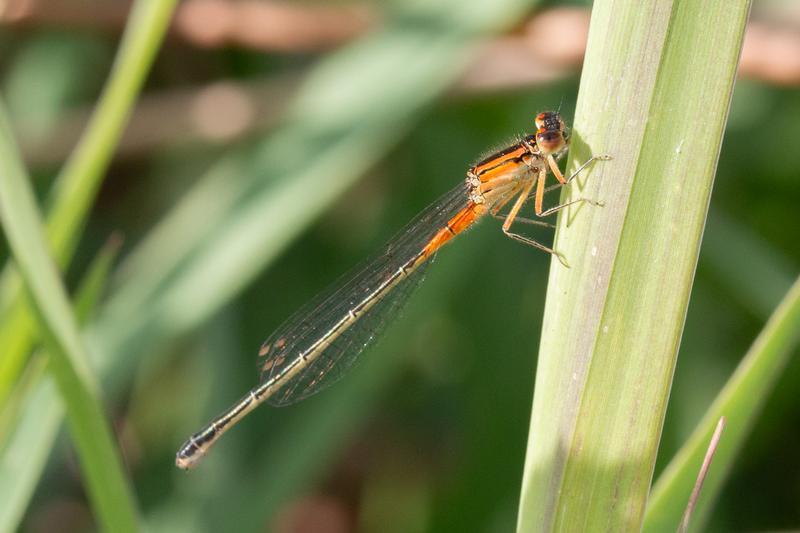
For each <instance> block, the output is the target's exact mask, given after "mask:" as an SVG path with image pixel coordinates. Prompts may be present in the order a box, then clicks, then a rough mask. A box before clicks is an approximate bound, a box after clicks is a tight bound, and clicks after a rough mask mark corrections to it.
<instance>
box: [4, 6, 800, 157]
mask: <svg viewBox="0 0 800 533" xmlns="http://www.w3.org/2000/svg"><path fill="white" fill-rule="evenodd" d="M128 7H129V4H128V3H125V2H117V3H104V2H86V1H83V0H6V1H5V2H3V3H0V27H6V28H17V29H26V28H46V27H57V28H67V29H78V30H88V31H99V32H107V33H113V34H118V33H119V32H120V31H121V30H122V27H123V24H124V22H125V19H126V16H127V10H128ZM589 17H590V14H589V10H588V9H582V8H573V7H564V8H551V9H547V10H542V11H539V12H537V13H535V14H534V15H532V16H531V17H530V18H529V19H528V20H527V21H526V22H524V23H523V24H521V25H518V26H517V27H515V28H513V29H512V30H511V31H509V32H508V33H506V34H505V35H502V36H499V37H496V38H494V39H492V40H489V41H488V42H486V43H484V44H483V45H482V47H481V49H480V51H479V52H478V53H477V54H476V56H475V58H474V60H473V62H472V64H471V66H470V67H469V68H468V69H467V71H466V72H465V73H464V75H463V76H462V78H461V81H460V82H459V83H458V85H457V86H456V87H454V92H455V93H456V94H463V93H474V92H478V91H498V90H511V89H518V88H522V87H526V86H534V85H540V84H544V83H549V82H553V81H556V80H559V79H562V78H564V77H566V76H571V75H574V74H575V73H576V72H578V70H579V69H580V65H581V62H582V60H583V54H584V51H585V46H586V39H587V36H588V29H589ZM380 24H381V17H380V14H379V12H378V11H377V10H376V9H375V8H374V6H371V5H368V4H337V5H328V4H294V3H289V2H266V1H258V0H239V1H234V0H189V1H186V2H183V3H182V4H181V5H180V6H179V8H178V10H177V13H176V16H175V20H174V21H173V25H172V29H171V35H170V39H171V40H172V41H173V42H175V41H177V42H180V43H182V44H183V45H188V46H192V47H199V48H209V49H214V48H220V47H239V48H245V49H251V50H258V51H263V52H265V53H272V54H306V55H310V54H311V55H313V54H318V53H322V52H326V51H330V50H332V49H334V48H336V47H339V46H342V45H343V44H346V43H347V42H349V41H352V40H354V39H357V38H358V37H359V36H361V35H363V34H364V33H366V32H368V31H370V29H372V28H374V27H376V26H378V25H380ZM739 73H740V76H741V77H743V78H748V79H754V80H759V81H762V82H764V83H767V84H773V85H777V86H785V87H794V86H797V85H800V2H797V3H794V4H791V3H769V2H767V3H765V4H763V5H761V6H756V7H755V8H754V13H753V16H752V20H751V22H750V24H749V26H748V29H747V34H746V36H745V41H744V48H743V51H742V57H741V63H740V68H739ZM298 83H299V79H298V78H293V77H287V78H285V79H282V80H279V81H275V79H274V78H273V79H271V80H269V81H264V82H261V83H259V82H248V83H243V82H239V81H223V82H219V81H217V82H213V83H209V84H208V85H204V86H197V87H191V88H185V89H180V90H175V89H170V90H164V91H161V92H150V93H146V94H145V95H144V96H143V97H142V98H141V99H140V101H139V104H138V105H137V108H136V112H135V114H134V116H133V118H132V120H131V123H130V125H129V127H128V130H127V132H126V134H125V136H124V138H123V141H122V143H121V145H120V147H119V155H121V156H123V157H124V156H126V155H128V156H130V155H136V154H141V153H143V152H147V151H148V150H150V149H152V148H153V147H155V146H159V145H163V144H165V143H166V144H169V143H171V142H175V141H176V140H177V139H178V138H180V139H182V140H184V141H185V140H186V139H189V140H190V141H200V142H207V143H222V142H227V141H230V140H232V139H235V138H237V137H239V136H242V135H246V134H248V133H252V132H253V131H254V130H261V129H265V128H269V127H270V126H272V125H274V123H275V122H276V121H277V120H278V114H279V110H280V109H283V108H284V107H285V105H286V103H287V102H288V100H289V98H290V97H291V95H292V94H293V91H294V89H295V88H296V86H297V84H298ZM221 103H222V104H224V105H220V104H221ZM223 108H224V109H226V110H228V111H226V113H225V114H224V116H219V113H216V112H215V111H214V110H215V109H223ZM89 113H90V109H88V108H87V109H79V110H76V111H74V112H73V113H71V114H70V115H69V116H66V117H64V119H63V120H62V121H61V122H60V125H59V126H58V127H57V128H55V129H54V130H53V131H52V132H51V133H50V134H49V135H48V136H46V137H45V138H40V139H35V140H34V139H26V138H24V136H23V138H22V139H21V144H22V149H23V152H24V153H25V155H26V158H27V160H28V161H29V162H30V163H31V164H32V165H37V164H38V165H47V164H51V163H54V162H57V161H61V160H62V159H63V158H64V157H65V156H66V154H68V153H69V151H70V150H71V148H72V145H73V140H74V139H75V138H77V135H78V132H80V131H81V130H82V128H83V126H84V125H85V123H86V120H87V119H88V116H89ZM164 113H169V115H170V120H168V121H164V120H160V123H161V124H165V126H164V127H162V128H159V130H158V131H153V128H151V127H150V125H151V124H152V121H153V118H154V117H161V118H163V117H164Z"/></svg>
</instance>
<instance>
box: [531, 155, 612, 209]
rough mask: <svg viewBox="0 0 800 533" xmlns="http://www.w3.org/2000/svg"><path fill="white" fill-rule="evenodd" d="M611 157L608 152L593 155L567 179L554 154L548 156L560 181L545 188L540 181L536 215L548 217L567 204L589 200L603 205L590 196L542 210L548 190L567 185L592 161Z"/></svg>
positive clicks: (537, 192) (549, 162) (594, 203)
mask: <svg viewBox="0 0 800 533" xmlns="http://www.w3.org/2000/svg"><path fill="white" fill-rule="evenodd" d="M610 159H611V156H610V155H606V154H603V155H593V156H592V157H590V158H589V160H588V161H586V162H585V163H584V164H582V165H581V166H580V167H578V169H577V170H576V171H575V172H573V173H572V175H571V176H570V177H568V178H566V179H565V178H564V176H563V175H562V174H561V170H559V168H558V165H556V162H555V160H554V159H553V157H552V156H548V158H547V163H548V164H549V165H550V170H552V171H553V174H554V175H555V177H556V179H557V180H558V181H559V183H557V184H555V185H553V186H551V187H547V188H546V189H544V188H543V187H542V185H543V183H541V182H540V184H539V187H538V188H537V190H536V205H535V211H536V216H538V217H546V216H548V215H552V214H553V213H556V212H558V211H560V210H561V209H564V208H565V207H567V206H570V205H574V204H577V203H581V202H588V203H589V204H591V205H597V206H602V205H603V203H602V202H598V201H596V200H590V199H588V198H578V199H576V200H572V201H570V202H565V203H563V204H559V205H556V206H553V207H551V208H550V209H547V210H545V211H542V197H543V196H544V193H546V192H548V191H550V190H552V189H554V188H558V187H563V186H564V185H567V184H568V183H569V182H571V181H572V180H574V179H575V178H576V177H577V176H578V174H580V173H581V171H582V170H583V169H585V168H586V167H588V166H589V165H590V164H591V163H593V162H595V161H608V160H610ZM542 181H544V180H542Z"/></svg>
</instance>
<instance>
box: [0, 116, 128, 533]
mask: <svg viewBox="0 0 800 533" xmlns="http://www.w3.org/2000/svg"><path fill="white" fill-rule="evenodd" d="M0 219H2V222H3V230H4V232H5V234H6V238H7V239H8V243H9V247H10V249H11V252H12V255H13V257H14V261H15V262H16V264H17V270H18V271H19V273H20V276H21V277H22V280H23V283H24V286H25V291H26V293H27V294H28V295H29V297H30V300H31V304H32V307H33V309H34V311H35V314H36V316H37V317H38V324H39V326H40V331H41V333H42V336H43V337H44V340H45V345H46V347H47V349H48V352H49V354H50V367H51V371H52V374H53V376H54V377H55V380H56V383H57V385H58V388H59V391H60V393H61V396H62V398H63V400H64V403H65V405H66V408H67V419H68V423H69V427H70V432H71V434H72V437H73V439H74V440H75V443H76V446H77V450H78V455H79V457H80V462H81V467H82V471H83V473H84V475H85V477H86V485H87V491H88V493H89V498H90V500H91V501H92V504H93V507H94V509H95V512H96V513H97V516H98V520H99V522H100V523H101V524H102V526H103V527H104V528H105V529H106V530H108V531H136V529H137V526H136V523H137V518H136V507H135V504H134V499H133V491H132V489H131V487H130V485H128V482H127V478H126V476H125V474H124V472H123V469H122V462H121V460H120V457H119V454H118V453H117V449H116V447H115V445H114V439H113V438H112V432H111V429H110V427H109V424H108V422H107V421H106V419H105V415H104V412H103V407H102V403H101V401H100V398H99V391H98V387H97V383H96V381H95V379H94V376H93V374H92V372H91V370H90V367H89V363H88V357H87V356H86V352H85V349H84V347H83V343H82V340H81V338H80V333H79V330H78V323H77V319H76V317H75V315H74V314H73V312H72V309H71V307H70V304H69V300H68V297H67V293H66V290H65V289H64V286H63V285H62V284H61V280H60V279H59V275H58V270H57V268H56V266H55V264H54V263H53V260H52V259H51V258H50V256H49V255H48V250H47V240H46V238H45V234H44V227H43V225H42V221H41V218H40V216H39V212H38V209H37V206H36V200H35V197H34V194H33V191H32V190H31V188H30V184H29V180H28V178H27V176H26V173H25V170H24V168H23V166H22V163H21V161H20V159H19V154H18V151H17V148H16V145H15V143H14V140H13V136H12V135H11V129H10V125H9V122H8V119H7V114H6V111H5V109H4V108H3V107H2V105H1V104H0Z"/></svg>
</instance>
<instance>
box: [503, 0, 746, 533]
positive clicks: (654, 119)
mask: <svg viewBox="0 0 800 533" xmlns="http://www.w3.org/2000/svg"><path fill="white" fill-rule="evenodd" d="M748 10H749V2H748V1H747V0H739V1H736V2H730V1H719V0H718V1H712V2H703V3H702V4H701V3H695V2H683V1H674V2H672V1H659V2H653V3H650V4H647V6H643V5H642V4H641V3H639V2H633V1H624V2H608V1H605V2H597V3H595V5H594V9H593V13H592V22H591V29H590V34H589V43H588V47H587V55H586V60H585V63H584V70H583V75H582V79H581V88H580V94H579V99H578V109H577V111H576V117H575V132H576V134H575V142H574V144H573V150H571V161H570V163H569V165H570V168H576V166H575V162H576V161H584V160H586V159H587V158H588V157H589V154H590V152H591V153H608V154H611V155H612V156H613V157H614V161H612V162H611V163H608V164H602V166H599V165H598V166H596V167H595V169H594V170H593V171H592V172H591V178H590V179H589V180H588V181H587V185H586V188H585V190H583V191H582V192H581V193H580V194H581V196H584V197H589V198H595V199H599V200H602V201H604V202H605V207H604V208H601V209H597V208H592V209H589V208H586V209H580V210H578V211H577V212H575V211H573V212H572V213H567V214H565V215H564V216H562V217H561V221H560V226H559V228H558V234H557V241H556V246H557V248H558V249H560V250H561V251H562V252H563V253H564V254H565V255H566V256H567V257H568V258H569V261H570V262H571V264H572V265H573V268H572V269H569V270H567V269H564V268H562V267H560V265H558V264H557V263H555V262H554V263H555V264H554V265H553V267H552V269H551V274H550V283H549V285H548V299H547V306H546V309H545V317H544V326H543V335H542V343H541V348H540V357H539V368H538V370H537V375H536V389H535V398H534V407H533V413H532V418H531V428H530V436H529V441H528V453H527V457H526V465H525V472H524V477H523V486H522V496H521V502H520V511H519V521H518V530H519V531H550V530H555V529H558V530H570V531H572V530H576V531H578V530H586V529H587V528H589V527H591V528H599V527H602V528H603V529H607V530H612V531H614V530H619V531H630V530H637V529H639V528H640V527H641V524H642V520H643V517H644V509H645V503H646V500H647V494H648V491H649V487H650V480H651V477H652V472H653V467H654V464H655V458H656V451H657V449H658V442H659V437H660V433H661V428H662V425H663V418H664V412H665V410H666V405H667V399H668V396H669V388H670V381H671V377H672V372H673V368H674V364H675V358H676V355H677V349H678V346H679V343H680V336H681V333H682V328H683V322H684V319H685V314H686V308H687V304H688V298H689V292H690V290H691V284H692V279H693V276H694V269H695V264H696V260H697V254H698V249H699V245H700V238H701V235H702V231H703V224H704V221H705V216H706V211H707V207H708V202H709V197H710V192H711V186H712V183H713V178H714V173H715V169H716V164H717V157H718V154H719V147H720V143H721V138H722V133H723V130H724V125H725V120H726V117H727V111H728V107H729V101H730V96H731V92H732V88H733V80H734V75H735V72H736V65H737V62H738V57H739V51H740V48H741V42H742V36H743V32H744V26H745V22H746V19H747V14H748ZM686 80H692V83H691V84H687V83H686ZM683 501H684V502H685V499H684V500H683ZM676 525H677V522H676Z"/></svg>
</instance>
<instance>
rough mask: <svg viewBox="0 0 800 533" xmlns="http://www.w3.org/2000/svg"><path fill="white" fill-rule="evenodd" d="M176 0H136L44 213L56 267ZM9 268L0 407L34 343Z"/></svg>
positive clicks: (3, 286)
mask: <svg viewBox="0 0 800 533" xmlns="http://www.w3.org/2000/svg"><path fill="white" fill-rule="evenodd" d="M174 7H175V0H168V1H159V0H139V1H138V2H136V3H134V5H133V8H132V10H131V15H130V20H129V22H128V26H127V28H126V31H125V34H124V35H123V38H122V43H121V44H120V49H119V53H118V54H117V58H116V61H115V63H114V68H113V71H112V73H111V76H110V77H109V80H108V83H107V85H106V88H105V90H104V92H103V95H102V96H101V98H100V100H99V102H98V105H97V109H96V111H95V112H94V114H93V115H92V118H91V120H90V122H89V125H88V127H87V129H86V132H85V133H84V135H83V137H82V138H81V140H80V142H79V143H78V146H77V147H76V148H75V151H74V152H73V154H72V156H71V157H70V159H69V161H68V162H67V163H66V165H65V166H64V168H63V170H62V171H61V173H60V174H59V176H58V178H57V180H56V184H55V186H54V189H53V191H52V195H51V197H50V200H51V201H50V208H49V209H47V212H48V217H47V235H48V239H49V243H50V247H51V248H50V249H51V250H52V253H53V257H54V258H55V260H56V263H57V264H58V265H59V266H60V267H61V268H64V267H66V266H67V265H68V264H69V262H70V259H71V257H72V254H73V252H74V249H75V245H76V243H77V242H78V238H79V236H80V234H81V229H82V227H83V224H84V222H85V220H86V217H87V214H88V212H89V208H90V207H91V205H92V204H93V202H94V198H95V196H96V194H97V191H98V189H99V188H100V184H101V183H102V178H103V176H104V175H105V171H106V169H107V168H108V164H109V162H110V160H111V156H112V154H113V150H114V148H115V147H116V145H117V142H118V141H119V138H120V136H121V135H122V131H123V128H124V127H125V124H126V123H127V119H128V115H129V114H130V111H131V108H132V107H133V104H134V102H135V100H136V96H137V95H138V94H139V91H140V89H141V87H142V85H143V84H144V80H145V77H146V75H147V72H148V71H149V69H150V65H151V64H152V62H153V59H154V57H155V55H156V52H157V51H158V47H159V45H160V43H161V41H162V39H163V37H164V34H165V32H166V29H167V27H168V23H169V20H170V17H171V15H172V11H173V10H174ZM20 289H21V285H20V280H19V277H18V276H17V275H16V273H15V272H14V270H13V269H11V268H5V269H4V270H3V273H2V276H0V294H2V297H3V299H2V302H3V306H2V309H3V314H2V316H3V320H2V325H1V326H0V344H1V345H2V346H4V347H5V352H4V357H3V358H2V360H0V405H1V404H2V403H3V401H4V399H5V397H6V396H7V394H8V392H9V391H10V389H11V387H12V386H13V383H14V381H15V380H16V378H17V376H19V373H20V372H21V370H22V368H23V367H24V365H25V361H26V358H27V356H28V354H29V353H30V350H31V347H32V345H33V342H34V340H33V327H32V324H33V321H32V319H31V317H30V314H29V311H28V310H27V309H26V308H25V306H24V303H23V301H22V298H21V296H20V294H21V293H20Z"/></svg>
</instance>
